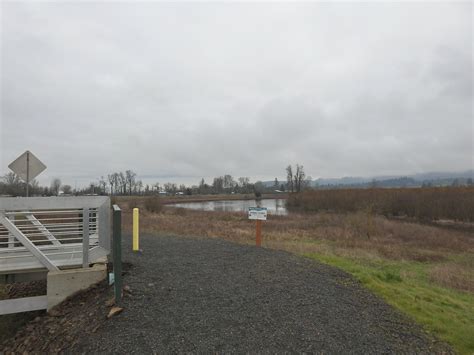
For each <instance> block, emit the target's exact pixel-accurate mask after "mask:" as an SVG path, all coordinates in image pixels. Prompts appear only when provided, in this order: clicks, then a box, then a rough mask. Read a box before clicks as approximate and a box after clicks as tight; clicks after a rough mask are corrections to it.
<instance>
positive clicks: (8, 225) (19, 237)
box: [0, 213, 59, 271]
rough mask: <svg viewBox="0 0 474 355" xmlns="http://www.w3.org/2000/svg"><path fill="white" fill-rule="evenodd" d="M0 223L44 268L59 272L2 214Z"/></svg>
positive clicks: (0, 214)
mask: <svg viewBox="0 0 474 355" xmlns="http://www.w3.org/2000/svg"><path fill="white" fill-rule="evenodd" d="M0 223H1V224H3V226H4V227H5V228H6V229H8V231H9V232H10V233H12V234H13V235H14V236H15V238H16V239H17V240H18V241H19V242H20V243H21V244H23V246H24V247H25V248H26V249H28V250H29V251H30V252H31V253H32V254H33V255H34V256H35V257H36V258H37V259H38V260H39V261H40V262H41V264H43V265H44V266H46V267H47V268H48V270H50V271H59V269H58V268H57V267H56V266H55V265H54V264H53V263H52V262H51V261H50V260H49V259H48V258H47V257H46V256H45V255H44V254H43V253H42V252H41V250H39V249H38V248H37V247H36V245H34V244H33V243H32V242H31V240H29V239H28V238H27V237H26V236H25V235H24V234H23V233H22V232H21V231H20V230H19V229H18V228H17V227H16V226H15V225H14V224H13V223H12V222H11V221H10V220H9V219H8V218H6V217H5V216H4V215H3V213H0Z"/></svg>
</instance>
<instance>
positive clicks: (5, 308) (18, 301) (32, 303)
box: [0, 296, 48, 315]
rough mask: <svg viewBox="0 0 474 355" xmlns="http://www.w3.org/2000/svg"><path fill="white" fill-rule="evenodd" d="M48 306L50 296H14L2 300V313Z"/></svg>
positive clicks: (0, 306) (0, 308) (27, 310)
mask: <svg viewBox="0 0 474 355" xmlns="http://www.w3.org/2000/svg"><path fill="white" fill-rule="evenodd" d="M47 307H48V296H35V297H24V298H14V299H11V300H1V301H0V315H4V314H12V313H19V312H29V311H38V310H41V309H46V308H47Z"/></svg>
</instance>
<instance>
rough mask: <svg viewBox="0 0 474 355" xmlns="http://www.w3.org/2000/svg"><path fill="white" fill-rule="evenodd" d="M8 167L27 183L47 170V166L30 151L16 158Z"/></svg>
mask: <svg viewBox="0 0 474 355" xmlns="http://www.w3.org/2000/svg"><path fill="white" fill-rule="evenodd" d="M8 167H9V168H10V169H11V170H12V171H13V172H14V173H15V174H17V175H18V176H19V177H20V178H21V179H22V180H23V181H25V182H27V183H28V182H30V181H31V180H33V179H34V178H35V177H37V176H38V175H39V174H41V173H42V172H43V171H44V169H46V165H44V164H43V163H42V162H41V161H40V160H39V159H38V158H37V157H35V156H34V155H33V153H31V152H30V151H29V150H27V151H26V152H24V153H23V154H22V155H20V156H19V157H18V158H16V159H15V160H14V161H13V162H12V163H11V164H10V165H8Z"/></svg>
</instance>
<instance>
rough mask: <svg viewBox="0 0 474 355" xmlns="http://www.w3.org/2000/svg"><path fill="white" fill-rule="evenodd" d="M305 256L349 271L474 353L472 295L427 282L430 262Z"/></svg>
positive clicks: (464, 351) (463, 351)
mask: <svg viewBox="0 0 474 355" xmlns="http://www.w3.org/2000/svg"><path fill="white" fill-rule="evenodd" d="M306 256H308V257H310V258H313V259H316V260H319V261H321V262H324V263H326V264H329V265H332V266H335V267H338V268H340V269H343V270H344V271H346V272H348V273H350V274H352V275H353V276H355V277H356V278H357V279H358V280H359V281H360V282H361V283H362V284H363V285H364V286H366V287H367V288H368V289H370V290H372V291H373V292H374V293H375V294H377V295H379V296H381V297H383V298H384V299H385V300H386V301H387V302H388V303H389V304H391V305H392V306H394V307H396V308H398V309H399V310H401V311H402V312H404V313H405V314H408V315H409V316H410V317H411V318H412V319H414V320H415V321H416V322H418V323H419V324H421V325H423V326H424V328H425V329H426V330H428V331H429V332H431V333H432V334H434V335H435V336H437V337H438V338H439V339H442V340H444V341H446V342H448V343H449V344H451V345H452V346H453V348H454V349H455V350H456V351H457V352H459V353H461V354H474V296H473V295H471V294H469V293H464V292H459V291H455V290H452V289H448V288H443V287H439V286H437V285H435V284H434V283H432V282H430V281H429V279H428V276H427V272H428V270H429V268H430V266H432V265H433V264H431V265H430V264H423V263H418V262H405V261H372V260H364V259H352V258H347V257H339V256H332V255H322V254H306Z"/></svg>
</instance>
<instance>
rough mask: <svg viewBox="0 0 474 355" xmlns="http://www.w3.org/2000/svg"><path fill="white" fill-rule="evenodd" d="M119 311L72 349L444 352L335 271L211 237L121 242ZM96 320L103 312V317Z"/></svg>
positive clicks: (144, 238) (145, 237)
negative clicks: (123, 271)
mask: <svg viewBox="0 0 474 355" xmlns="http://www.w3.org/2000/svg"><path fill="white" fill-rule="evenodd" d="M124 239H125V240H124V259H125V261H126V262H129V263H131V264H132V268H131V270H130V271H129V273H127V275H126V276H125V279H124V283H125V284H126V285H128V286H129V287H130V290H131V294H130V295H129V296H127V297H125V298H124V308H125V310H124V311H123V312H122V313H121V314H119V315H117V316H115V317H113V318H111V319H110V320H108V321H106V322H103V324H102V325H101V326H100V327H99V328H98V329H95V331H94V333H89V334H87V335H85V336H83V337H81V338H80V339H78V340H77V342H74V345H73V346H72V347H70V348H69V349H68V351H71V352H86V353H89V352H114V353H182V352H193V353H196V352H200V353H209V352H213V353H215V352H238V353H243V352H251V353H255V352H261V353H283V352H285V353H286V352H289V353H301V352H313V353H394V352H396V353H433V352H435V353H445V352H448V353H449V352H451V350H450V348H449V347H448V346H447V345H445V344H443V343H439V342H437V341H435V340H434V339H433V338H432V337H430V336H429V335H427V334H425V333H424V332H423V331H422V330H421V328H420V327H419V326H417V325H415V324H414V323H413V322H411V321H410V320H408V319H407V318H406V317H405V316H403V315H401V314H400V313H399V312H397V311H396V310H394V309H393V308H392V307H390V306H389V305H387V304H386V303H384V302H383V301H382V300H381V299H380V298H378V297H376V296H374V295H373V294H371V293H370V292H369V291H367V290H366V289H364V288H363V287H362V286H360V285H359V283H357V282H356V281H354V279H353V278H352V277H350V276H349V275H347V274H346V273H344V272H342V271H340V270H337V269H335V268H332V267H329V266H327V265H323V264H320V263H317V262H314V261H312V260H308V259H305V258H302V257H298V256H295V255H293V254H289V253H286V252H281V251H275V250H268V249H264V248H255V247H252V246H245V245H239V244H233V243H230V242H227V241H223V240H218V239H199V238H182V237H170V236H152V235H143V236H141V239H140V243H141V245H140V246H141V248H142V249H143V254H139V253H132V252H131V243H130V237H129V236H126V237H125V238H124ZM102 316H103V315H102Z"/></svg>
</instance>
